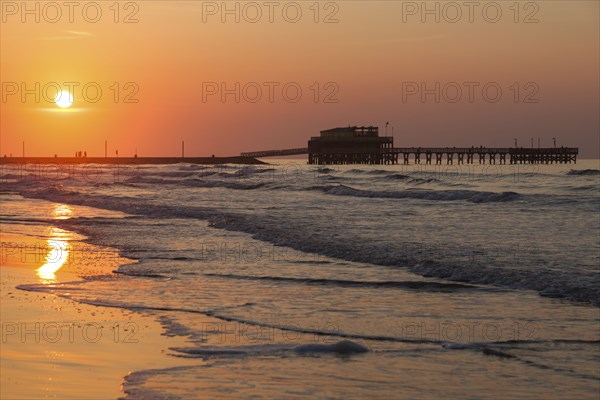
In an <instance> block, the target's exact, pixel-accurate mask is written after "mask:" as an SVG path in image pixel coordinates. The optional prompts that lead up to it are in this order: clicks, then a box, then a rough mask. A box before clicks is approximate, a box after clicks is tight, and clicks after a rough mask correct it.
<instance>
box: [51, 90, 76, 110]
mask: <svg viewBox="0 0 600 400" xmlns="http://www.w3.org/2000/svg"><path fill="white" fill-rule="evenodd" d="M54 102H55V103H56V105H57V106H59V107H60V108H68V107H71V104H73V95H72V94H71V93H70V92H69V91H68V90H62V91H60V92H58V93H57V94H56V98H55V99H54Z"/></svg>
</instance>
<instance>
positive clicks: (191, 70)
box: [0, 0, 600, 158]
mask: <svg viewBox="0 0 600 400" xmlns="http://www.w3.org/2000/svg"><path fill="white" fill-rule="evenodd" d="M37 3H38V4H39V6H38V7H39V8H38V10H39V22H36V21H35V18H36V15H35V12H34V13H32V14H27V13H26V11H27V10H24V9H23V6H22V2H20V1H19V2H12V1H4V0H3V1H2V2H0V4H1V10H2V25H1V32H0V33H1V34H0V46H1V51H0V57H1V59H0V63H1V66H0V77H1V81H2V98H1V99H0V101H1V103H0V107H1V110H0V128H1V137H0V147H1V150H0V152H1V153H2V155H4V154H10V153H12V154H13V155H21V143H22V141H25V142H26V155H28V156H43V155H53V154H58V155H59V156H72V155H73V154H74V152H75V151H77V150H86V151H87V152H88V155H90V156H93V155H98V156H100V155H103V154H104V141H105V140H108V142H109V149H110V154H111V155H112V154H114V150H115V149H117V148H118V149H119V154H120V155H123V156H127V155H133V154H134V152H135V149H136V148H137V151H138V154H139V155H140V156H159V155H162V156H174V155H178V154H179V152H180V143H181V140H185V141H186V149H187V152H186V154H187V155H190V156H192V155H198V156H204V155H210V154H217V155H235V154H238V153H239V152H241V151H252V150H263V149H277V148H289V147H301V146H305V145H306V141H307V139H308V138H309V137H310V136H311V135H315V134H317V133H318V131H319V130H321V129H326V128H331V127H335V126H344V125H349V124H351V125H369V124H373V125H379V126H380V127H381V129H382V131H383V126H384V125H385V122H386V121H390V130H389V132H390V134H391V126H394V134H395V137H396V145H399V146H472V145H475V146H479V145H484V146H512V145H513V143H514V141H513V138H515V137H516V138H518V140H519V145H523V146H529V145H530V140H531V139H530V138H532V137H533V138H535V145H536V146H537V138H538V137H540V138H541V140H542V146H551V143H552V137H557V141H558V145H559V146H560V145H565V146H578V147H580V149H581V156H583V157H586V158H592V157H593V158H598V157H599V156H600V155H599V153H598V152H599V148H600V143H599V135H598V132H599V130H600V128H599V116H598V110H599V109H600V104H599V96H600V95H599V87H600V82H599V70H600V65H599V61H600V59H599V48H600V44H599V37H600V28H599V12H600V10H599V3H598V2H596V1H542V2H521V3H520V4H519V7H517V8H518V11H519V12H518V15H516V13H515V12H516V9H515V8H514V6H512V7H513V8H512V9H511V8H509V7H511V5H513V4H514V2H512V1H511V2H497V3H494V4H500V7H501V11H502V15H501V16H500V17H499V20H498V22H495V23H492V22H488V21H487V20H486V18H487V19H489V20H493V19H494V17H495V14H494V12H495V10H494V9H493V8H489V6H487V7H488V8H486V10H487V13H484V12H483V8H484V7H486V4H487V3H490V2H480V3H479V2H477V4H478V6H477V8H475V9H474V12H473V22H469V15H468V11H469V10H468V9H467V8H464V7H463V8H462V9H461V12H462V16H461V17H460V18H456V15H457V14H456V8H452V7H453V6H454V5H456V4H458V5H459V6H460V4H463V2H449V3H448V2H429V3H427V4H429V6H430V7H431V8H433V7H435V4H439V6H438V7H440V8H439V9H440V15H439V22H436V20H435V18H436V15H433V14H431V15H423V13H422V10H420V9H419V10H416V11H415V9H414V8H413V9H411V8H410V7H412V6H414V5H416V7H420V6H421V4H422V2H400V1H399V2H393V1H345V2H344V1H342V2H320V3H319V7H318V8H319V10H320V12H319V15H318V16H316V15H315V7H314V2H312V1H304V2H296V3H293V4H291V3H292V2H274V3H273V4H274V6H273V7H274V9H273V11H274V12H273V15H272V17H273V22H269V15H268V14H269V8H268V7H267V6H265V5H264V4H265V2H256V3H253V4H258V5H259V8H260V10H261V12H262V13H263V15H262V18H261V19H259V20H258V21H257V22H255V23H252V22H250V20H251V19H252V18H254V17H255V15H256V14H255V11H256V8H255V9H252V8H248V6H247V4H248V2H239V3H238V4H239V7H240V14H239V19H240V22H239V23H237V22H236V21H235V17H236V16H235V15H233V14H232V15H222V14H221V12H220V11H222V10H215V8H214V7H217V8H219V7H221V4H222V2H202V1H185V2H176V1H148V2H143V1H141V2H120V3H119V15H118V16H116V15H115V8H114V6H113V4H114V2H112V1H110V2H108V1H100V2H97V3H94V4H99V6H100V10H101V12H102V15H101V17H99V18H100V19H99V21H98V22H92V20H93V18H94V17H95V9H94V8H93V7H91V6H90V3H93V2H81V3H78V4H79V6H78V7H76V8H75V9H74V10H73V15H72V19H73V21H72V22H71V21H70V20H69V18H70V16H69V9H68V8H67V7H64V6H63V7H62V8H61V9H60V12H61V13H62V17H61V18H60V19H59V20H58V21H57V22H51V20H52V19H56V18H57V13H56V10H55V9H52V8H49V7H48V8H44V5H45V4H47V3H45V2H37ZM27 4H28V7H30V9H34V7H35V4H36V2H29V3H27ZM55 4H59V5H60V4H63V3H62V2H58V3H55ZM235 4H236V2H229V3H228V7H230V8H231V9H233V8H234V7H235ZM295 5H298V7H299V9H300V10H301V11H302V15H301V17H299V20H298V22H296V23H292V22H289V20H292V19H293V18H294V17H295V8H294V7H296V6H295ZM85 6H88V7H87V8H86V10H87V14H85V13H84V11H83V8H84V7H85ZM111 7H113V8H111ZM211 7H212V8H211ZM244 7H246V8H244ZM284 7H287V9H286V10H287V13H284V11H283V8H284ZM311 7H312V8H311ZM209 11H216V14H215V15H212V14H210V13H208V12H209ZM131 13H134V14H133V18H135V19H137V22H133V23H124V21H123V20H124V19H125V17H126V16H127V15H129V14H131ZM331 13H334V15H333V18H335V19H337V20H338V22H337V23H323V20H324V19H326V17H327V15H329V14H331ZM115 17H117V21H118V22H115V21H114V18H115ZM223 17H224V18H226V20H225V22H222V18H223ZM422 17H425V18H426V20H425V22H422ZM528 17H529V19H537V21H538V22H537V23H524V21H523V20H524V19H527V18H528ZM286 18H287V20H286ZM315 18H317V19H318V21H319V22H318V23H316V22H315ZM453 18H454V19H456V22H454V23H452V22H451V20H452V19H453ZM515 18H516V20H517V21H518V22H515ZM23 20H24V21H23ZM36 82H39V85H40V92H42V91H43V90H42V89H47V90H46V92H47V93H48V95H47V96H46V97H53V94H52V92H53V90H54V89H53V88H54V87H53V86H51V85H49V83H50V82H56V83H58V84H59V86H61V87H64V88H66V86H65V83H66V82H75V83H77V84H78V86H77V87H76V88H75V90H74V98H75V102H74V104H73V105H72V106H71V107H70V108H69V109H67V111H60V110H59V108H58V107H57V106H56V105H55V104H54V103H52V102H48V101H45V100H44V98H43V97H44V96H43V95H44V94H43V93H38V94H39V96H40V102H39V103H37V102H36V99H35V95H34V94H27V95H26V96H25V99H24V101H23V99H22V97H21V94H22V93H21V89H22V87H21V86H22V85H25V87H26V88H28V89H30V90H34V91H35V83H36ZM115 82H116V83H118V85H117V86H118V87H119V93H118V95H119V96H118V98H117V99H116V100H117V101H115V98H114V96H115V94H116V93H115V88H116V86H113V85H114V84H115ZM213 82H214V83H216V87H219V86H220V85H221V84H222V83H225V84H226V85H227V87H229V88H232V89H233V88H234V87H235V83H236V82H239V83H240V88H242V87H244V85H246V92H245V93H244V92H243V91H242V90H240V93H239V94H240V102H239V103H236V102H235V101H234V100H235V99H234V97H235V95H234V94H230V95H227V96H226V98H225V102H223V101H222V99H221V96H220V93H217V94H215V95H208V94H206V93H204V94H205V96H203V87H204V88H205V89H206V88H208V87H210V88H212V87H213V85H214V83H213ZM252 82H254V83H252ZM269 82H271V83H269ZM315 82H317V85H316V86H314V84H315ZM328 82H330V83H332V84H330V85H329V86H326V83H328ZM413 82H414V83H415V84H416V87H418V88H420V87H421V85H422V84H424V85H426V87H427V88H430V89H434V88H435V83H436V82H439V84H440V92H439V93H440V102H439V103H436V102H435V94H430V95H427V96H426V97H425V99H424V101H422V99H421V95H420V93H417V94H415V95H410V96H409V95H407V94H406V93H405V92H404V91H403V88H404V89H406V88H407V87H408V86H410V85H414V84H413ZM452 82H455V84H453V83H452ZM465 82H475V84H474V85H477V86H474V88H475V89H474V92H473V94H474V97H473V101H469V99H468V94H469V91H468V86H465ZM515 82H517V83H518V84H519V90H516V86H514V84H515ZM127 83H130V85H129V86H128V87H125V85H126V84H127ZM249 83H250V85H248V84H249ZM265 83H266V84H265ZM490 83H491V86H492V89H493V88H494V87H500V88H501V90H502V95H501V97H500V98H499V100H498V102H496V103H492V102H491V101H489V100H486V98H485V97H484V96H483V94H482V90H481V88H482V87H483V86H484V85H486V84H488V86H490ZM86 84H88V88H89V87H91V88H92V89H93V88H97V87H99V88H100V89H101V90H102V96H101V97H100V98H99V100H98V101H97V102H94V103H92V102H91V101H88V100H90V98H92V97H94V96H95V93H94V90H92V89H90V92H89V93H88V97H87V98H84V95H83V94H82V93H81V92H82V90H81V89H82V87H83V86H84V85H86ZM286 84H288V92H287V93H288V95H289V96H290V97H292V96H294V93H295V87H300V88H301V90H302V96H301V98H300V99H299V101H298V102H296V103H292V102H290V101H286V99H285V97H284V94H283V93H282V87H283V86H284V85H286ZM15 85H16V86H15ZM269 85H271V87H272V88H273V89H274V91H273V95H274V97H273V99H272V100H273V101H272V102H271V101H270V99H269ZM453 85H454V86H453ZM456 85H458V87H461V88H462V98H461V99H460V100H459V101H457V102H455V103H453V102H451V100H452V98H453V97H454V95H455V91H453V90H454V89H453V87H456ZM526 85H528V86H526ZM256 86H259V87H261V88H262V97H261V98H260V99H259V100H258V101H257V102H255V103H254V102H252V101H251V100H252V99H253V98H254V97H255V95H256V92H255V87H256ZM15 87H17V88H18V92H17V93H15V94H12V91H13V90H14V88H15ZM317 87H318V88H319V93H318V94H319V97H318V101H317V102H315V99H314V96H315V88H317ZM444 87H446V92H443V90H442V89H443V88H444ZM135 88H137V89H139V90H138V92H137V93H136V94H135V95H134V96H133V97H132V98H133V99H136V100H138V102H137V103H125V102H124V99H125V96H126V95H127V94H128V93H131V92H132V91H133V89H135ZM337 89H339V91H337V92H336V93H334V95H333V96H332V99H334V100H337V102H335V103H326V102H324V99H325V98H326V96H327V95H328V94H329V93H332V91H334V92H335V91H336V90H337ZM219 90H220V89H219ZM515 91H516V92H517V93H518V94H519V95H520V96H519V99H518V101H515V98H514V95H515ZM489 93H492V91H490V92H489ZM444 94H445V95H444ZM528 94H529V95H530V98H531V99H534V100H538V101H537V102H535V103H524V102H523V99H524V97H526V96H527V95H528ZM403 95H404V97H405V99H403ZM203 97H205V98H204V99H203Z"/></svg>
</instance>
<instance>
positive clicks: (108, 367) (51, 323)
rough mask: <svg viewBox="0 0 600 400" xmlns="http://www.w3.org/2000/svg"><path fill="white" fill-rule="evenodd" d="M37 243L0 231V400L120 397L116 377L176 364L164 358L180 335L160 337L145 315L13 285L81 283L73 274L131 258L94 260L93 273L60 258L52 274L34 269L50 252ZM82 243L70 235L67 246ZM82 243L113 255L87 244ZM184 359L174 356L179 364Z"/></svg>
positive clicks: (153, 322) (99, 269) (109, 268)
mask: <svg viewBox="0 0 600 400" xmlns="http://www.w3.org/2000/svg"><path fill="white" fill-rule="evenodd" d="M40 229H43V228H41V227H40ZM15 244H16V245H18V246H19V248H18V249H17V248H15V247H14V245H15ZM43 244H44V243H43V241H41V240H40V239H38V238H32V237H31V236H26V235H14V234H10V235H7V234H4V233H3V234H2V245H3V248H2V258H1V260H2V262H1V268H0V274H1V275H0V277H1V279H0V281H1V289H0V294H1V298H0V301H1V304H2V313H1V315H0V318H1V323H2V339H1V340H2V344H1V353H0V376H1V377H2V379H1V385H0V387H1V388H2V389H1V393H0V394H1V395H0V397H1V398H2V399H39V398H57V399H83V398H86V399H109V398H113V399H114V398H119V397H121V396H123V392H122V387H121V383H122V381H123V379H124V377H125V376H126V375H127V374H128V373H130V372H131V371H134V370H137V369H146V368H159V367H160V368H165V367H169V366H171V365H175V363H174V358H173V357H168V356H167V352H168V348H169V347H170V346H177V345H181V344H182V343H183V342H184V341H183V340H182V339H181V338H172V337H171V338H169V337H166V336H164V335H162V332H163V328H162V326H161V325H160V323H158V322H157V321H156V320H155V319H154V318H153V317H152V316H151V315H150V314H145V315H144V314H140V313H137V312H135V313H134V312H132V311H128V310H123V309H118V308H107V307H98V306H92V305H86V304H80V303H76V302H74V301H71V300H69V299H65V298H61V297H59V296H56V295H53V294H50V293H43V292H41V293H40V292H34V291H29V290H20V289H18V288H17V286H19V285H24V284H39V283H41V284H45V285H61V284H64V283H65V282H74V281H80V280H81V277H80V275H78V274H81V275H85V274H90V273H93V274H98V273H103V274H111V273H112V272H111V271H112V270H113V269H115V268H116V266H117V265H119V264H120V263H123V262H127V261H129V260H126V259H123V258H120V257H118V256H114V257H101V258H96V261H95V262H94V271H90V270H89V269H88V268H86V266H85V263H83V264H80V263H65V264H63V268H61V269H60V270H59V271H57V272H56V273H55V274H54V275H55V276H54V277H53V278H51V277H49V276H48V275H46V276H44V277H42V272H41V271H40V269H39V268H40V266H41V265H42V264H44V263H45V262H46V261H48V258H41V257H40V256H39V254H37V253H36V252H34V251H32V250H31V249H34V248H36V247H37V249H40V248H41V246H42V245H43ZM82 244H83V243H81V242H79V241H74V242H71V243H69V246H70V247H72V248H73V247H75V246H77V245H82ZM85 248H86V251H98V252H103V254H111V255H115V254H116V253H115V252H114V251H113V250H111V249H106V248H99V247H97V246H92V245H88V244H85ZM36 251H37V250H36ZM51 258H52V256H50V259H51ZM50 261H56V260H50ZM48 264H51V263H48ZM86 269H87V272H86ZM47 278H50V279H47ZM182 362H183V363H185V360H177V365H181V363H182Z"/></svg>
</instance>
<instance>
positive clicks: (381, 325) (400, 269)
mask: <svg viewBox="0 0 600 400" xmlns="http://www.w3.org/2000/svg"><path fill="white" fill-rule="evenodd" d="M269 162H270V163H271V164H269V165H255V166H236V165H220V166H197V165H189V164H177V165H166V166H150V165H140V166H106V165H104V166H102V165H85V166H81V165H78V166H34V165H28V166H6V165H5V166H2V171H1V173H2V175H1V179H2V210H1V218H2V224H3V231H6V232H16V233H23V234H28V232H30V227H31V226H34V225H35V226H39V225H42V226H49V227H54V228H55V229H58V230H61V231H65V232H74V233H76V234H77V235H83V236H82V237H87V239H86V240H88V241H90V242H93V243H96V244H99V245H102V246H107V247H112V248H115V249H118V251H119V253H120V254H121V255H123V256H125V257H127V258H130V259H132V260H135V262H132V263H130V264H127V265H123V266H121V267H120V268H119V269H118V270H117V271H116V273H115V274H113V275H110V276H106V275H103V276H97V275H94V273H93V271H91V272H89V273H88V274H87V275H86V280H84V281H83V282H82V283H77V284H49V283H43V282H42V283H32V282H24V283H23V285H22V287H21V288H22V289H25V290H39V291H48V292H51V293H55V294H57V295H60V296H65V297H68V298H71V299H73V300H74V301H80V302H86V303H90V304H96V305H100V306H107V307H122V308H127V309H132V310H135V311H137V312H141V313H147V314H151V315H154V316H155V317H156V318H157V319H158V320H159V321H160V322H161V323H162V325H163V327H164V329H165V333H164V334H166V335H181V336H184V337H187V338H188V340H189V346H188V347H184V348H172V349H168V351H169V354H170V355H171V356H172V357H181V358H186V359H194V360H197V365H195V366H189V365H187V364H186V365H185V366H184V365H182V366H181V367H176V368H169V369H154V370H146V371H134V372H132V373H131V374H130V375H128V376H127V377H126V378H125V383H124V390H125V393H126V395H127V397H130V398H240V397H245V398H247V397H256V398H263V397H264V398H296V397H298V398H300V397H310V398H313V397H318V398H365V397H373V398H440V397H446V398H499V397H500V398H506V397H517V398H532V399H533V398H597V396H598V393H599V391H600V313H599V311H598V310H599V309H598V306H599V305H600V271H599V265H600V162H599V161H598V160H583V161H580V162H579V163H578V164H576V165H460V166H457V165H442V166H425V165H407V166H405V165H396V166H372V165H352V166H309V165H306V164H304V162H303V161H301V160H269ZM55 232H56V231H55ZM74 252H75V251H73V253H74ZM94 256H96V257H98V256H102V255H94ZM107 256H109V255H107Z"/></svg>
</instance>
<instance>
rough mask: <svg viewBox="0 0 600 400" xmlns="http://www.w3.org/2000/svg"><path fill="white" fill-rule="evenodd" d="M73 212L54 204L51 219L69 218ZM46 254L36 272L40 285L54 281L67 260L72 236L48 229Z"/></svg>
mask: <svg viewBox="0 0 600 400" xmlns="http://www.w3.org/2000/svg"><path fill="white" fill-rule="evenodd" d="M72 213H73V210H72V209H71V208H70V207H69V206H68V205H66V204H55V205H54V209H53V210H52V217H53V218H54V219H57V220H63V219H68V218H70V216H71V214H72ZM49 231H50V232H49V238H48V240H47V243H48V254H46V257H45V262H44V265H42V266H41V267H39V268H38V269H37V270H36V272H37V275H38V276H39V278H40V279H41V280H42V283H52V282H54V281H55V280H56V272H57V271H58V270H59V269H60V268H61V267H62V266H63V265H64V264H65V263H66V262H67V260H68V259H69V240H71V239H72V235H71V233H70V232H69V231H65V230H64V229H60V228H57V227H51V228H49Z"/></svg>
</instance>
